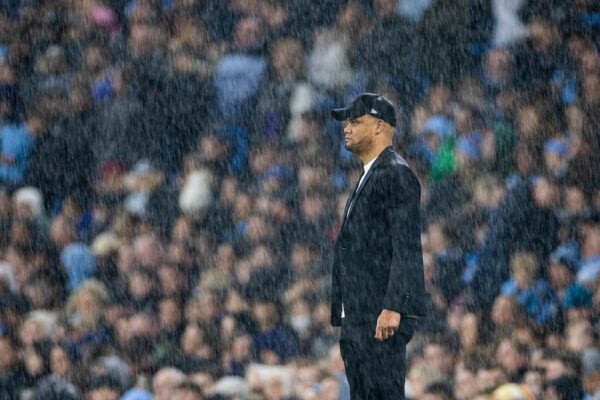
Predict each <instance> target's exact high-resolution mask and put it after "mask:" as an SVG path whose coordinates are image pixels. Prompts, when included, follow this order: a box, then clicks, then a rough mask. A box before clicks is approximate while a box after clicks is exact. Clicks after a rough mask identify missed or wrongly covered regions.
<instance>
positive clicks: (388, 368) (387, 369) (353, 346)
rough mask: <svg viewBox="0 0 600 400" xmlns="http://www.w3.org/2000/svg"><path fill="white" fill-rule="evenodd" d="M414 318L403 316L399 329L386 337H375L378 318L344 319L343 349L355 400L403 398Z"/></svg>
mask: <svg viewBox="0 0 600 400" xmlns="http://www.w3.org/2000/svg"><path fill="white" fill-rule="evenodd" d="M414 324H415V320H411V319H405V320H404V319H403V320H402V321H401V322H400V329H399V330H398V331H397V332H396V333H395V334H394V335H393V336H392V337H391V338H388V339H386V340H384V341H378V340H376V339H375V326H376V322H373V323H367V324H360V325H348V324H344V321H343V320H342V330H341V334H340V350H341V353H342V359H343V360H344V365H345V367H346V376H347V377H348V382H349V383H350V397H351V399H352V400H386V399H390V400H391V399H394V400H403V399H404V379H405V376H406V344H407V343H408V342H409V341H410V339H411V338H412V336H413V333H414Z"/></svg>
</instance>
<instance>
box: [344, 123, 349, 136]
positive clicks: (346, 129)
mask: <svg viewBox="0 0 600 400" xmlns="http://www.w3.org/2000/svg"><path fill="white" fill-rule="evenodd" d="M350 132H351V130H350V124H346V126H345V127H344V133H346V134H348V133H350Z"/></svg>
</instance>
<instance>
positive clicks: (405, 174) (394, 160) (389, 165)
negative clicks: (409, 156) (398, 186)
mask: <svg viewBox="0 0 600 400" xmlns="http://www.w3.org/2000/svg"><path fill="white" fill-rule="evenodd" d="M380 169H381V175H382V177H383V178H384V179H386V180H390V179H391V180H397V179H401V180H408V181H413V182H416V183H419V180H418V178H417V176H416V175H415V173H414V172H413V170H412V169H411V168H410V166H409V165H408V162H407V161H406V160H405V159H404V157H402V156H401V155H400V154H398V153H396V152H395V151H389V152H388V154H386V156H385V158H384V159H382V161H381V164H380Z"/></svg>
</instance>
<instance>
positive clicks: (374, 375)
mask: <svg viewBox="0 0 600 400" xmlns="http://www.w3.org/2000/svg"><path fill="white" fill-rule="evenodd" d="M332 115H333V117H334V118H335V119H337V120H339V121H346V126H345V128H344V134H345V146H346V148H347V149H348V150H350V151H351V152H353V153H355V154H356V155H357V156H358V157H359V158H360V159H361V161H362V163H363V165H364V173H363V175H362V176H361V178H360V180H359V182H358V183H357V186H356V188H355V189H354V192H353V193H352V195H351V196H350V198H349V199H348V201H347V203H346V208H345V210H344V220H343V223H342V227H341V229H340V232H339V235H338V238H337V241H336V243H335V248H334V261H333V277H332V278H333V279H332V299H331V324H332V325H333V326H341V336H340V348H341V352H342V358H343V359H344V364H345V366H346V374H347V376H348V381H349V383H350V392H351V397H352V399H353V400H357V399H378V400H382V399H395V400H398V399H404V378H405V372H406V367H405V362H406V355H405V350H406V344H407V343H408V341H409V340H410V339H411V338H412V335H413V332H414V329H415V324H416V321H417V319H418V317H420V316H423V314H424V302H423V298H424V283H423V281H424V278H423V257H422V250H421V231H420V215H419V202H420V190H421V188H420V184H419V181H418V179H417V177H416V176H415V175H414V173H413V172H412V171H411V169H410V168H409V167H408V164H407V163H406V161H405V160H404V159H403V158H402V157H401V156H400V155H398V154H397V153H396V152H395V151H394V149H393V148H392V136H393V133H394V127H395V125H396V112H395V110H394V106H393V104H392V103H391V102H390V101H389V100H388V99H386V98H385V97H384V96H381V95H378V94H373V93H363V94H361V95H360V96H358V97H357V98H355V99H354V100H353V101H352V104H351V105H350V106H349V107H346V108H340V109H335V110H332Z"/></svg>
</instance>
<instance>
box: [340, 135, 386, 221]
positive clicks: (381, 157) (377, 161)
mask: <svg viewBox="0 0 600 400" xmlns="http://www.w3.org/2000/svg"><path fill="white" fill-rule="evenodd" d="M393 156H394V149H393V147H392V146H388V147H386V148H385V149H383V151H382V152H381V153H379V155H378V156H377V158H376V159H375V161H374V162H373V165H371V168H369V171H368V172H367V175H366V176H365V178H364V180H363V183H362V184H361V185H360V187H359V188H358V191H357V192H356V194H355V195H354V205H356V202H357V201H358V198H359V197H360V194H361V193H362V191H363V189H364V188H365V186H367V182H368V181H369V178H371V175H373V172H374V171H375V170H376V169H377V168H379V167H380V166H381V165H382V163H385V162H386V161H389V160H390V158H392V157H393ZM353 208H354V207H353ZM346 212H347V208H346V210H345V211H344V220H343V222H342V227H341V228H340V232H341V231H342V229H344V226H345V225H346V221H348V218H350V215H349V214H348V216H346ZM350 214H352V212H351V213H350Z"/></svg>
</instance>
